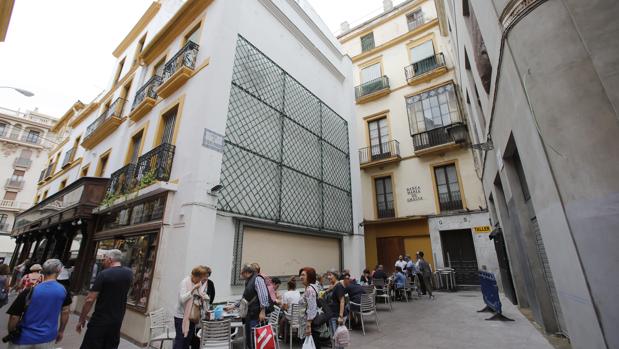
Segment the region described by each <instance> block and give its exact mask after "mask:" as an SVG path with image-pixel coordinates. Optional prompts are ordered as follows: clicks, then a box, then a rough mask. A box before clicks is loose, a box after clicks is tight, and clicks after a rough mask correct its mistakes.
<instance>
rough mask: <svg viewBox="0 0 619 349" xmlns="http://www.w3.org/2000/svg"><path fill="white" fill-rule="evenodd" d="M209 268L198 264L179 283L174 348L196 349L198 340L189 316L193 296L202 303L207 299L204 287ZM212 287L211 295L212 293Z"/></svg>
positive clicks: (205, 287)
mask: <svg viewBox="0 0 619 349" xmlns="http://www.w3.org/2000/svg"><path fill="white" fill-rule="evenodd" d="M209 272H210V269H209V268H208V267H205V266H203V265H198V266H197V267H195V268H193V269H192V270H191V274H190V275H189V276H187V277H185V278H184V279H183V280H182V281H181V283H180V285H179V292H178V305H177V307H176V312H175V314H174V327H175V329H176V338H175V339H174V345H173V348H174V349H189V348H190V347H191V348H192V349H197V348H199V346H200V341H199V340H198V338H197V337H196V336H195V325H196V324H195V323H193V322H192V321H191V320H190V319H189V317H190V315H191V314H190V313H191V308H192V306H193V303H194V298H198V299H199V300H200V301H201V302H202V304H204V301H205V300H208V295H207V294H206V289H207V285H208V282H207V280H208V276H209ZM214 294H215V293H214V288H213V295H214Z"/></svg>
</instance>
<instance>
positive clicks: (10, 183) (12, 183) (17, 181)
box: [4, 177, 24, 189]
mask: <svg viewBox="0 0 619 349" xmlns="http://www.w3.org/2000/svg"><path fill="white" fill-rule="evenodd" d="M4 187H5V188H7V189H9V188H10V189H21V188H23V187H24V178H23V177H18V178H7V180H6V184H5V185H4Z"/></svg>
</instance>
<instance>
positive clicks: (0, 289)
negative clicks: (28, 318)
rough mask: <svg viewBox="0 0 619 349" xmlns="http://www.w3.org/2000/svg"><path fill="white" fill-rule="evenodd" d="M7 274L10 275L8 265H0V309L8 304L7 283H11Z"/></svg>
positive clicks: (8, 287)
mask: <svg viewBox="0 0 619 349" xmlns="http://www.w3.org/2000/svg"><path fill="white" fill-rule="evenodd" d="M9 274H11V269H10V268H9V266H8V264H4V263H3V264H0V308H2V307H3V306H5V305H6V304H7V303H8V302H9V290H10V286H9V282H10V281H11V280H10V278H9Z"/></svg>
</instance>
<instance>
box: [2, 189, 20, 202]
mask: <svg viewBox="0 0 619 349" xmlns="http://www.w3.org/2000/svg"><path fill="white" fill-rule="evenodd" d="M16 198H17V193H16V192H14V191H6V192H4V198H3V200H9V201H15V199H16Z"/></svg>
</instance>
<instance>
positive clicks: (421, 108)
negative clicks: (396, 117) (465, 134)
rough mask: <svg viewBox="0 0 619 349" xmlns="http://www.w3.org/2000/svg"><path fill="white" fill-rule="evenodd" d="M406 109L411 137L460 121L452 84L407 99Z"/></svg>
mask: <svg viewBox="0 0 619 349" xmlns="http://www.w3.org/2000/svg"><path fill="white" fill-rule="evenodd" d="M406 107H407V111H408V122H409V127H410V132H411V134H412V135H414V134H418V133H421V132H425V131H430V130H433V129H436V128H439V127H443V126H448V125H451V124H453V123H456V122H460V121H461V120H460V111H459V109H458V100H457V97H456V92H455V87H454V85H453V83H450V84H448V85H444V86H440V87H437V88H434V89H432V90H429V91H426V92H423V93H420V94H417V95H414V96H411V97H408V98H407V99H406Z"/></svg>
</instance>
